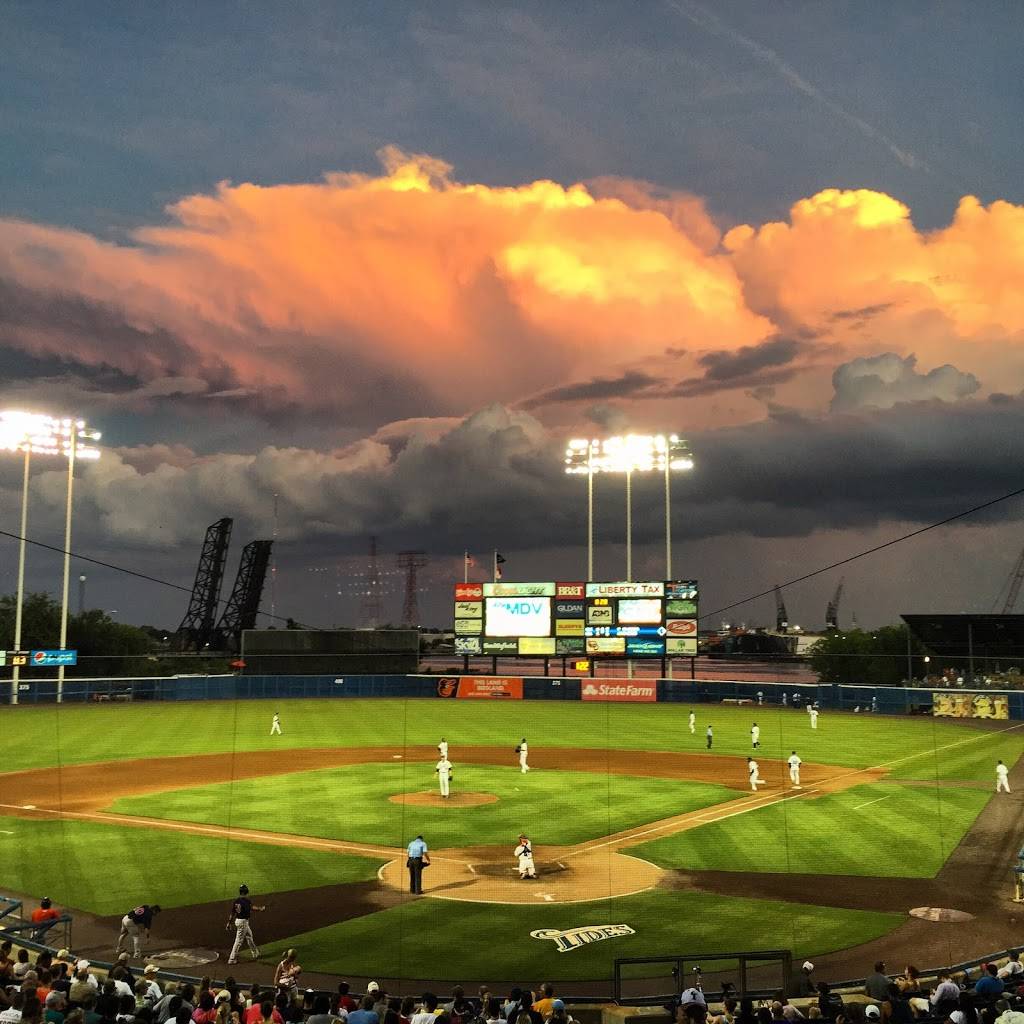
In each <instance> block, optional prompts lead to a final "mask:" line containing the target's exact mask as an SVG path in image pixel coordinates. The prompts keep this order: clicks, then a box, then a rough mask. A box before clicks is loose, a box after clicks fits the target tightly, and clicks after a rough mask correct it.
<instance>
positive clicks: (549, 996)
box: [533, 981, 555, 1020]
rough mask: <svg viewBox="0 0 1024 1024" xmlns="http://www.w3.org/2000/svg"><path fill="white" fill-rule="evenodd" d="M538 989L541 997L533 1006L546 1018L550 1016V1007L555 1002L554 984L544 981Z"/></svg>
mask: <svg viewBox="0 0 1024 1024" xmlns="http://www.w3.org/2000/svg"><path fill="white" fill-rule="evenodd" d="M540 991H541V998H540V999H538V1000H537V1001H536V1002H535V1003H534V1004H533V1008H534V1010H536V1011H537V1013H539V1014H540V1015H541V1017H543V1018H544V1019H545V1020H547V1018H548V1017H550V1016H551V1008H552V1006H553V1004H554V1002H555V986H554V985H552V984H551V983H550V982H547V981H546V982H544V984H543V985H541V987H540Z"/></svg>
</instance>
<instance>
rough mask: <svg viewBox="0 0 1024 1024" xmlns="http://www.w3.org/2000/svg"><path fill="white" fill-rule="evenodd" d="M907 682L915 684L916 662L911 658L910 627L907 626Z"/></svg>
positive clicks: (911, 684)
mask: <svg viewBox="0 0 1024 1024" xmlns="http://www.w3.org/2000/svg"><path fill="white" fill-rule="evenodd" d="M906 628H907V684H908V685H909V686H913V685H914V663H913V661H911V658H910V627H909V626H907V627H906Z"/></svg>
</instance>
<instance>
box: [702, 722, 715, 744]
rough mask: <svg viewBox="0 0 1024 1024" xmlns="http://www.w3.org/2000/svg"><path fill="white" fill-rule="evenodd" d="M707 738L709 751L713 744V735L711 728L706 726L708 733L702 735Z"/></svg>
mask: <svg viewBox="0 0 1024 1024" xmlns="http://www.w3.org/2000/svg"><path fill="white" fill-rule="evenodd" d="M704 735H705V736H707V738H708V750H710V749H711V744H712V743H714V742H715V734H714V733H713V732H712V731H711V726H710V725H709V726H708V731H707V732H706V733H705V734H704Z"/></svg>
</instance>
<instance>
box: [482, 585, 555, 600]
mask: <svg viewBox="0 0 1024 1024" xmlns="http://www.w3.org/2000/svg"><path fill="white" fill-rule="evenodd" d="M483 588H484V591H483V596H484V597H554V596H555V584H554V583H553V582H552V583H485V584H483Z"/></svg>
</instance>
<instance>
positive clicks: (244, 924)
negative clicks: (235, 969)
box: [224, 884, 267, 964]
mask: <svg viewBox="0 0 1024 1024" xmlns="http://www.w3.org/2000/svg"><path fill="white" fill-rule="evenodd" d="M266 909H267V908H266V907H265V906H262V907H255V906H253V903H252V900H250V899H249V886H247V885H244V884H243V885H240V886H239V887H238V898H237V899H236V900H234V901H233V902H232V904H231V909H230V910H229V911H228V920H227V924H225V925H224V930H225V931H228V932H229V931H231V926H232V925H234V928H235V942H234V945H233V946H232V947H231V953H230V954H229V956H228V963H229V964H237V963H238V954H239V953H240V952H241V949H242V943H243V942H244V943H245V944H246V945H248V947H249V951H250V952H251V953H252V958H253V960H256V959H258V958H259V955H260V951H259V947H257V945H256V940H255V939H254V938H253V937H252V928H251V927H250V926H249V920H250V919H251V918H252V915H253V911H256V910H266Z"/></svg>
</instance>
